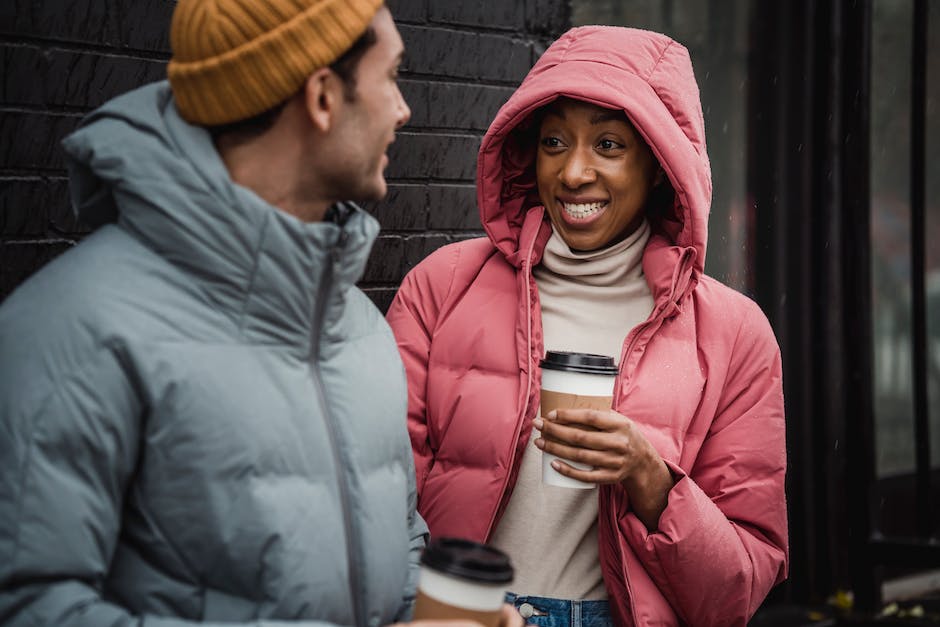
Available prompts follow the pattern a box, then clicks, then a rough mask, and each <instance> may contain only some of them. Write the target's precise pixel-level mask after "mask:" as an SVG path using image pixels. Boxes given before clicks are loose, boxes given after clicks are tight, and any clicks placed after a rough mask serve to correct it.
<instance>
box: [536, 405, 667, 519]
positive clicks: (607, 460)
mask: <svg viewBox="0 0 940 627" xmlns="http://www.w3.org/2000/svg"><path fill="white" fill-rule="evenodd" d="M532 424H533V426H534V427H535V428H536V429H538V430H540V431H541V432H542V433H541V437H539V438H538V439H536V440H535V445H536V446H537V447H539V448H540V449H542V450H543V451H546V452H548V453H551V454H552V455H557V456H558V457H561V458H564V459H568V460H571V461H574V462H580V463H582V464H587V465H588V466H593V467H594V469H593V470H579V469H577V468H574V467H573V466H570V465H568V464H566V463H564V462H560V461H555V462H553V463H552V467H553V468H555V470H557V471H558V472H559V473H560V474H562V475H565V476H566V477H571V478H572V479H577V480H579V481H584V482H587V483H597V484H611V483H613V484H616V483H619V484H621V485H622V486H623V488H624V490H626V492H627V496H628V497H629V498H630V504H631V508H632V509H633V513H634V514H636V516H637V518H639V519H640V520H641V521H642V522H643V524H644V525H646V528H647V529H649V530H650V531H654V530H655V529H656V528H657V527H658V525H659V517H660V515H661V514H662V513H663V510H664V509H666V504H667V497H668V494H669V490H671V489H672V486H673V485H674V483H675V481H674V480H673V478H672V473H671V472H669V467H668V466H666V462H664V461H663V459H662V457H660V455H659V453H658V452H657V451H656V449H655V448H653V445H652V444H650V442H649V440H647V439H646V437H645V436H644V435H643V434H642V433H641V432H640V430H639V429H638V428H637V427H636V425H635V424H634V422H633V421H632V420H630V419H629V418H627V417H626V416H624V415H622V414H619V413H617V412H615V411H613V410H611V409H608V410H597V409H558V410H553V411H550V412H548V415H547V416H545V419H544V420H543V419H541V418H536V419H535V420H534V421H533V423H532Z"/></svg>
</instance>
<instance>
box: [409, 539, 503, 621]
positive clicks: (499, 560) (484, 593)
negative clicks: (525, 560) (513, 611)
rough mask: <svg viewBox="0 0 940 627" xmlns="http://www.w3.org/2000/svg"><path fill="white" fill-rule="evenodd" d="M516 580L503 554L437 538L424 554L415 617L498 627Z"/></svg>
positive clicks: (461, 540)
mask: <svg viewBox="0 0 940 627" xmlns="http://www.w3.org/2000/svg"><path fill="white" fill-rule="evenodd" d="M512 578H513V570H512V565H511V564H510V562H509V557H508V556H507V555H506V554H505V553H503V552H502V551H500V550H498V549H495V548H493V547H491V546H487V545H484V544H480V543H478V542H473V541H471V540H464V539H461V538H436V539H434V540H432V541H431V543H430V544H428V546H427V548H426V549H425V550H424V553H423V554H422V555H421V579H420V581H419V582H418V594H417V597H416V598H415V611H414V618H415V620H446V619H469V620H474V621H476V622H478V623H482V624H483V625H484V626H485V627H498V625H499V615H500V610H501V608H502V606H503V601H504V599H505V597H506V592H507V591H508V590H509V585H510V584H511V583H512Z"/></svg>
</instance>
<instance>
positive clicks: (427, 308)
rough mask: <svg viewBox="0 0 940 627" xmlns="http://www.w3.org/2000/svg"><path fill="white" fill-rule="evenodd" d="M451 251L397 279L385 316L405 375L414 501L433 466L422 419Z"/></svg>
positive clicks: (451, 264)
mask: <svg viewBox="0 0 940 627" xmlns="http://www.w3.org/2000/svg"><path fill="white" fill-rule="evenodd" d="M457 251H458V249H457V248H456V247H445V248H442V249H439V250H438V251H436V252H435V253H433V254H432V255H430V256H429V257H428V258H427V259H425V260H424V261H423V262H421V263H420V264H419V265H418V266H417V267H415V268H414V270H412V271H411V272H409V273H408V275H407V276H406V277H405V279H404V281H402V284H401V287H400V288H399V290H398V293H397V294H396V295H395V299H394V300H393V301H392V304H391V306H390V307H389V309H388V314H386V318H387V319H388V323H389V325H390V326H391V327H392V331H393V332H394V333H395V340H396V342H398V351H399V352H400V353H401V358H402V361H403V362H404V364H405V373H406V374H407V377H408V433H409V435H410V436H411V448H412V451H413V452H414V460H415V474H416V476H417V487H418V499H419V501H420V498H421V490H422V488H423V487H424V481H425V479H426V478H427V476H428V473H429V472H430V470H431V466H432V465H433V464H434V446H433V443H432V442H431V438H430V433H429V430H428V419H427V380H428V358H429V356H430V353H431V340H432V334H433V330H434V327H435V325H436V323H437V318H438V315H439V313H440V307H441V302H442V300H443V298H444V297H445V296H446V291H447V289H448V288H449V286H450V283H451V279H452V275H453V271H454V268H455V266H456V261H455V259H454V256H455V255H456V254H458V252H457Z"/></svg>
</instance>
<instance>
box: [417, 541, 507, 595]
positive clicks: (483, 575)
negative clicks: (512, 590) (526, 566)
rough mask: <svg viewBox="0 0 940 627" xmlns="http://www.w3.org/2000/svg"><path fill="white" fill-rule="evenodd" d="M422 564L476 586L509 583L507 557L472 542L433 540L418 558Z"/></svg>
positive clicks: (497, 550) (498, 551) (493, 549)
mask: <svg viewBox="0 0 940 627" xmlns="http://www.w3.org/2000/svg"><path fill="white" fill-rule="evenodd" d="M421 563H422V564H424V565H425V566H427V567H429V568H432V569H434V570H436V571H438V572H440V573H444V574H447V575H454V576H455V577H460V578H461V579H467V580H469V581H473V582H477V583H492V584H499V583H511V582H512V576H513V570H512V565H511V564H510V563H509V556H507V555H506V554H505V553H503V552H502V551H500V550H499V549H495V548H493V547H491V546H486V545H485V544H480V543H479V542H474V541H472V540H464V539H461V538H435V539H434V540H431V543H430V544H428V546H427V548H425V549H424V553H422V554H421Z"/></svg>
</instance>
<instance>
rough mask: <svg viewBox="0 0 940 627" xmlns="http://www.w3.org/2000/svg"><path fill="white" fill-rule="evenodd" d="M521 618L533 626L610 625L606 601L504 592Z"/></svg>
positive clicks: (581, 626) (585, 626)
mask: <svg viewBox="0 0 940 627" xmlns="http://www.w3.org/2000/svg"><path fill="white" fill-rule="evenodd" d="M506 603H509V604H511V605H513V606H515V608H516V609H517V610H519V613H520V614H522V617H523V618H524V619H525V622H526V623H527V624H529V625H537V627H613V625H614V621H613V619H612V618H611V617H610V604H609V603H607V601H566V600H565V599H549V598H546V597H531V596H528V597H527V596H517V595H515V594H513V593H512V592H509V593H507V594H506Z"/></svg>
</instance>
